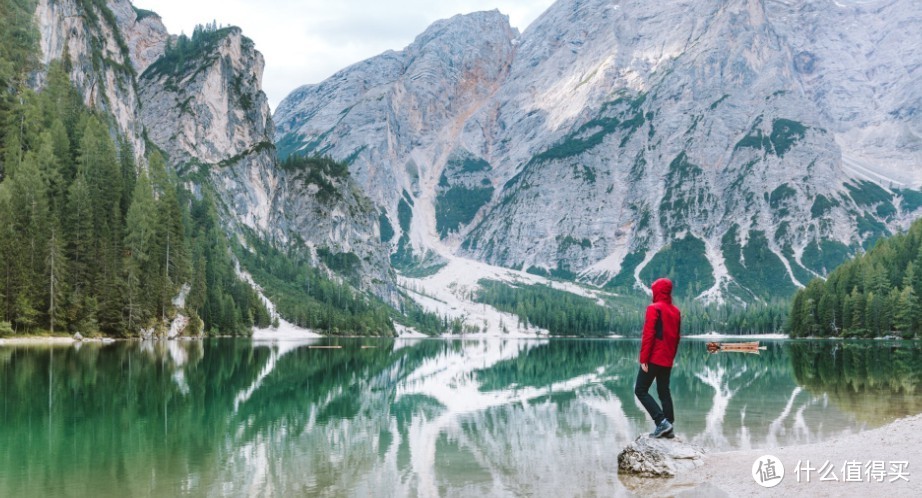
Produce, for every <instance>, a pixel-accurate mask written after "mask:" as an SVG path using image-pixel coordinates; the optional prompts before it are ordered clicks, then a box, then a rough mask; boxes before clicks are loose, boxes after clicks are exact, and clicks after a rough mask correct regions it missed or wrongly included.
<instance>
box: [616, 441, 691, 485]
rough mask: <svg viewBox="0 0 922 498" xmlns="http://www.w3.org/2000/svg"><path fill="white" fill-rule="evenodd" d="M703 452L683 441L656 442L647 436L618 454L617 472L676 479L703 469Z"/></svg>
mask: <svg viewBox="0 0 922 498" xmlns="http://www.w3.org/2000/svg"><path fill="white" fill-rule="evenodd" d="M703 458H704V450H702V449H701V448H699V447H697V446H695V445H693V444H690V443H686V442H685V441H683V440H682V439H681V438H679V437H676V438H673V439H664V438H661V439H654V438H651V437H650V436H648V435H646V434H644V435H641V436H638V437H637V439H635V440H634V442H632V443H630V444H628V445H627V447H625V448H624V450H622V451H621V453H619V454H618V470H619V471H620V472H625V473H629V474H634V475H637V476H640V477H675V476H676V474H678V473H679V472H684V471H688V470H693V469H695V468H697V467H700V466H702V465H704V461H703Z"/></svg>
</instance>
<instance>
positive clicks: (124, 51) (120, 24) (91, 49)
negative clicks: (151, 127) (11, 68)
mask: <svg viewBox="0 0 922 498" xmlns="http://www.w3.org/2000/svg"><path fill="white" fill-rule="evenodd" d="M35 19H36V23H37V25H38V28H39V33H40V42H39V44H40V47H41V51H42V62H43V63H45V64H48V63H50V62H51V61H53V60H64V59H66V61H65V62H67V63H68V64H69V66H70V68H71V71H70V73H71V80H72V81H73V82H74V84H75V85H76V87H77V89H78V90H79V91H80V93H81V95H83V97H84V101H85V103H86V105H87V106H89V107H92V108H95V109H98V110H100V111H101V112H104V113H107V114H110V115H112V116H113V118H114V119H115V123H116V125H117V126H118V129H119V131H120V132H121V133H122V134H123V135H124V136H125V137H126V138H127V139H128V140H129V141H130V142H131V144H132V146H133V148H134V151H135V153H136V154H137V156H138V157H139V158H140V157H143V155H144V152H145V150H146V148H145V143H144V140H143V125H142V124H141V122H140V120H139V119H138V115H139V110H140V101H139V100H138V91H137V85H136V77H137V74H138V72H139V70H143V68H144V67H146V66H145V65H146V64H149V63H150V61H152V60H154V59H156V58H158V57H160V55H162V54H163V47H164V46H165V44H166V39H167V36H168V35H167V32H166V28H164V26H163V23H161V22H160V18H159V17H157V16H156V15H148V16H146V17H140V18H139V15H138V12H137V11H136V10H135V9H134V8H133V7H132V5H131V3H130V2H128V1H127V0H112V1H110V2H108V3H105V2H94V1H90V0H83V1H81V0H39V1H38V6H37V8H36V12H35ZM43 79H44V76H43V75H42V74H39V75H38V84H39V85H41V84H42V81H43Z"/></svg>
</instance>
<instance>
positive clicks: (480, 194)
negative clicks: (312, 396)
mask: <svg viewBox="0 0 922 498" xmlns="http://www.w3.org/2000/svg"><path fill="white" fill-rule="evenodd" d="M920 27H922V6H920V5H919V4H918V3H916V2H912V1H910V0H870V1H845V0H824V1H818V2H789V1H782V0H730V1H727V2H710V3H708V2H704V3H701V2H687V1H682V0H669V1H664V2H657V3H656V4H655V5H654V4H650V3H649V2H641V1H637V0H623V1H620V2H612V1H610V0H560V1H558V2H556V3H555V4H554V5H553V6H552V7H551V8H550V9H548V11H546V12H545V13H544V14H543V15H542V16H541V17H540V18H538V19H537V20H536V21H535V22H534V23H533V24H532V25H531V26H529V27H528V28H527V29H526V30H525V31H524V32H523V33H521V34H519V33H517V32H516V31H515V30H514V29H512V28H511V27H510V26H509V23H508V20H507V18H506V17H505V16H503V15H501V14H499V13H498V12H481V13H475V14H470V15H465V16H456V17H454V18H451V19H448V20H445V21H440V22H437V23H435V24H434V25H432V26H431V27H430V28H429V29H427V30H426V31H425V32H424V33H423V34H422V35H420V36H419V37H418V38H417V39H416V40H415V41H414V42H413V43H412V44H411V45H409V46H408V47H407V48H406V49H404V50H402V51H400V52H386V53H384V54H382V55H379V56H377V57H374V58H371V59H369V60H366V61H363V62H360V63H358V64H355V65H353V66H350V67H348V68H346V69H344V70H342V71H340V72H339V73H337V74H335V75H334V76H332V77H331V78H329V79H328V80H326V81H324V82H322V83H320V84H317V85H307V86H304V87H301V88H299V89H297V90H295V91H294V92H292V93H291V94H290V95H289V96H288V97H287V98H286V99H284V101H283V102H282V103H281V104H280V105H279V107H278V109H277V111H276V113H275V116H274V118H275V119H274V120H275V123H276V129H275V141H276V144H277V146H278V149H279V152H280V154H282V155H290V154H323V155H329V156H331V157H332V158H334V159H338V160H342V161H345V162H347V163H348V164H349V165H350V172H351V174H352V176H353V177H354V178H355V180H356V182H357V183H358V185H359V186H361V188H362V189H363V190H364V192H365V193H366V194H367V195H368V197H369V198H370V199H371V200H372V201H374V202H375V203H377V204H378V205H379V206H380V208H381V209H382V210H383V216H382V218H381V224H382V226H385V225H386V226H388V227H390V228H391V231H393V232H394V235H393V237H390V238H388V240H387V242H388V243H389V244H390V246H391V253H392V256H391V259H392V261H393V262H394V263H395V264H396V265H397V266H398V267H399V268H402V269H403V270H404V271H405V272H407V271H409V270H410V269H412V268H414V267H415V268H416V269H419V268H420V267H422V268H426V267H433V266H434V267H436V268H437V264H438V262H439V261H440V260H445V259H451V258H454V257H457V256H462V257H467V258H474V259H477V260H480V261H483V262H486V263H490V264H494V265H500V266H504V267H507V268H514V269H521V270H527V271H529V272H531V273H536V274H539V275H549V276H554V277H558V278H563V279H570V280H577V281H581V282H584V283H590V284H594V285H598V286H604V287H606V288H608V289H612V290H616V291H623V290H630V289H634V288H636V287H639V286H641V285H642V284H644V283H646V284H649V281H651V280H652V279H653V278H655V277H658V276H661V275H669V276H671V277H672V278H673V279H674V280H676V284H677V285H676V290H677V293H678V294H679V295H681V296H685V297H696V298H699V299H700V300H702V301H704V302H728V301H729V302H752V301H755V300H764V299H769V298H771V297H774V296H786V295H790V294H792V293H793V292H794V291H795V290H796V289H797V288H798V287H801V286H803V285H805V284H806V283H807V282H808V281H809V280H811V279H812V278H814V277H816V276H823V275H826V274H828V272H829V271H831V270H832V269H833V268H834V267H835V266H837V265H838V264H840V263H841V262H843V261H845V260H846V259H847V258H848V257H849V256H851V255H853V254H855V253H858V252H861V251H863V250H864V249H866V248H868V247H870V246H871V245H872V244H873V242H874V241H875V240H876V239H878V238H879V237H881V236H883V235H887V234H890V233H894V232H897V231H900V230H903V229H905V228H906V227H907V226H908V224H909V222H910V221H911V220H912V219H914V218H915V217H916V216H917V215H918V213H919V209H920V208H922V194H920V192H919V191H918V190H917V189H918V187H919V186H920V184H922V167H920V162H922V161H920V160H922V155H920V151H922V139H920V132H919V130H922V115H920V114H919V113H918V109H919V105H920V102H922V90H920V89H919V87H918V85H917V84H916V82H917V81H918V79H919V77H920V76H922V46H919V45H918V44H916V43H911V41H912V40H914V39H915V35H914V33H916V32H917V31H918V29H919V28H920ZM383 232H384V233H389V231H388V230H383Z"/></svg>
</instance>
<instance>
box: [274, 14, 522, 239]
mask: <svg viewBox="0 0 922 498" xmlns="http://www.w3.org/2000/svg"><path fill="white" fill-rule="evenodd" d="M517 35H518V33H517V32H515V30H513V29H512V28H511V27H510V26H509V22H508V19H507V18H506V16H503V15H501V14H500V13H498V12H482V13H477V14H471V15H467V16H456V17H454V18H452V19H448V20H445V21H440V22H437V23H435V24H434V25H432V26H431V27H430V28H429V29H427V30H426V32H425V33H423V34H422V35H420V36H419V37H417V39H416V40H415V41H414V42H413V43H412V44H411V45H410V46H408V47H407V48H406V49H405V50H403V51H401V52H386V53H384V54H382V55H380V56H378V57H375V58H373V59H370V60H368V61H365V62H361V63H359V64H356V65H354V66H351V67H349V68H347V69H345V70H343V71H341V72H339V73H337V74H336V75H334V76H333V77H331V78H330V79H329V80H327V81H325V82H323V83H321V84H319V85H308V86H304V87H301V88H299V89H297V90H295V91H294V92H293V93H292V94H291V95H289V96H288V97H287V98H286V99H285V100H284V101H282V103H281V104H279V108H278V110H277V112H276V114H275V120H276V122H277V123H279V125H278V128H277V130H276V139H277V144H278V147H279V150H280V152H281V153H282V154H283V155H288V154H292V153H296V154H304V155H311V154H328V155H332V156H333V157H335V158H337V159H340V160H346V161H347V162H349V164H350V172H351V174H352V176H353V177H354V178H355V179H356V182H357V183H358V185H359V186H360V187H361V188H362V189H363V190H364V191H365V192H366V193H367V195H368V196H369V197H370V198H371V199H372V200H373V201H374V202H375V203H377V204H378V205H380V206H383V207H384V208H385V215H386V219H385V220H384V224H385V225H386V226H390V227H391V228H393V229H394V231H395V234H394V236H393V237H392V238H389V242H390V243H391V245H392V246H393V247H395V248H397V249H396V250H397V251H398V252H400V253H401V254H409V253H412V252H413V249H414V248H415V249H416V253H417V256H421V254H420V252H421V251H426V250H428V249H430V248H431V243H432V242H433V240H436V241H437V240H438V239H437V238H435V239H433V238H432V237H430V235H431V233H433V232H434V231H435V230H436V228H435V225H436V220H435V216H434V214H433V212H432V209H431V206H432V205H433V204H434V203H435V196H436V188H437V186H438V185H439V182H440V178H441V175H442V169H443V167H444V165H445V164H446V162H447V161H448V158H449V156H451V154H452V144H453V143H454V142H455V141H456V140H457V139H458V137H459V135H460V134H461V132H462V130H463V129H464V125H465V123H466V121H467V118H468V117H469V116H470V114H472V113H473V112H475V111H477V110H478V109H480V108H481V107H482V106H483V104H484V102H485V101H487V100H488V99H489V98H490V97H491V96H492V95H493V93H494V92H496V91H497V89H498V88H499V86H500V84H501V83H502V81H503V80H504V79H505V78H506V76H507V74H508V71H509V66H510V64H511V63H512V55H513V52H514V46H513V40H514V39H515V37H516V36H517ZM415 199H423V200H422V201H420V202H414V200H415ZM411 203H412V204H413V205H415V206H418V208H411V206H410V204H411ZM400 206H403V207H402V208H401V207H400ZM399 212H403V213H404V214H402V215H400V214H398V213H399Z"/></svg>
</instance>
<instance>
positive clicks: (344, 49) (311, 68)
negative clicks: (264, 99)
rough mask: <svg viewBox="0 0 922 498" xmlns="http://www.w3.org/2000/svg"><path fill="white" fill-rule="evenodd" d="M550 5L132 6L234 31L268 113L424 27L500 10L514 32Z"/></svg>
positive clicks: (202, 1) (176, 21)
mask: <svg viewBox="0 0 922 498" xmlns="http://www.w3.org/2000/svg"><path fill="white" fill-rule="evenodd" d="M551 3H553V0H442V1H439V2H433V1H432V0H392V1H390V2H382V1H380V0H340V1H337V2H330V1H328V0H300V1H299V0H263V1H260V2H257V1H244V0H195V1H190V0H156V1H154V0H136V1H135V2H134V4H135V6H136V7H138V8H143V9H149V10H153V11H155V12H157V13H158V14H160V16H161V17H162V18H163V22H164V24H166V27H167V29H169V30H170V32H171V33H174V34H179V33H180V32H185V33H186V34H189V33H191V32H192V29H193V28H194V27H195V25H196V24H204V23H207V22H211V21H212V20H214V21H217V22H218V24H223V25H235V26H240V27H241V28H242V29H243V32H244V34H245V35H246V36H248V37H250V38H252V39H253V41H254V42H255V43H256V48H257V49H258V50H259V51H260V52H262V53H263V55H264V56H265V58H266V71H265V75H264V76H263V89H264V90H265V92H266V95H267V96H268V97H269V104H270V105H271V106H272V108H273V109H274V108H275V106H276V105H278V103H279V101H281V100H282V99H283V98H284V97H285V96H286V95H288V93H289V92H291V91H292V90H294V89H295V88H297V87H299V86H301V85H304V84H307V83H317V82H320V81H322V80H324V79H326V78H327V77H329V76H330V75H332V74H333V73H335V72H336V71H338V70H340V69H342V68H344V67H346V66H349V65H351V64H354V63H356V62H359V61H361V60H364V59H367V58H369V57H373V56H375V55H377V54H380V53H382V52H384V51H386V50H401V49H403V48H404V47H406V46H407V45H409V44H410V43H411V42H412V41H413V39H414V38H416V36H417V35H419V34H420V33H422V32H423V31H424V30H425V29H426V27H427V26H429V25H430V24H432V23H433V22H435V21H437V20H439V19H445V18H448V17H451V16H453V15H455V14H467V13H470V12H476V11H480V10H493V9H499V10H500V12H502V13H504V14H507V15H509V20H510V23H511V24H512V25H513V26H515V27H518V28H519V29H520V30H524V28H525V27H526V26H527V25H528V24H530V23H531V22H532V21H533V20H534V19H535V18H536V17H537V16H538V15H540V14H541V12H543V11H544V10H545V9H547V8H548V7H549V6H550V5H551Z"/></svg>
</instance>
